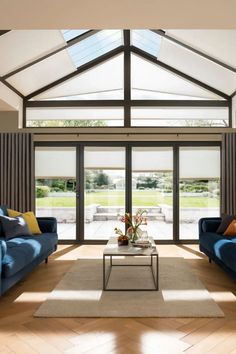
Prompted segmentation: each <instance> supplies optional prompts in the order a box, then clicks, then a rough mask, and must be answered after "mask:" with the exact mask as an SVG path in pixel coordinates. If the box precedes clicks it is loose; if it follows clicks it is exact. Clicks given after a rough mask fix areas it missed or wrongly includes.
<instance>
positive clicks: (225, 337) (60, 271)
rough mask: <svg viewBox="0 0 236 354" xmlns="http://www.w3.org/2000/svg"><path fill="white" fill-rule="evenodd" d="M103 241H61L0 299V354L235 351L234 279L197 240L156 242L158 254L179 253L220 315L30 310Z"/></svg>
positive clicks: (221, 353) (98, 249) (98, 250)
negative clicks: (99, 315)
mask: <svg viewBox="0 0 236 354" xmlns="http://www.w3.org/2000/svg"><path fill="white" fill-rule="evenodd" d="M102 248H103V247H102V246H81V247H78V246H60V247H59V249H58V251H57V252H56V253H55V254H54V255H53V256H51V257H50V259H49V263H48V264H44V263H42V264H41V265H40V266H39V267H37V268H36V269H35V271H34V272H32V273H31V274H30V275H29V276H28V277H27V278H26V279H25V280H24V281H22V282H21V283H19V284H17V285H16V286H15V287H14V288H12V289H11V290H10V291H8V292H7V294H5V295H4V296H3V297H2V298H0V354H3V353H4V354H8V353H19V354H21V353H22V354H28V353H29V354H33V353H43V354H44V353H50V354H54V353H55V354H56V353H67V354H82V353H86V354H139V353H142V354H158V353H161V354H165V353H168V354H174V353H182V352H186V353H214V354H216V353H219V354H224V353H231V354H236V301H235V294H236V283H234V282H233V281H232V280H231V279H230V278H229V277H228V276H227V275H226V274H225V273H224V272H223V271H222V270H221V269H220V268H219V267H218V266H216V265H215V264H214V263H212V264H209V263H208V261H207V258H206V257H205V256H204V255H202V254H201V253H200V252H199V251H198V246H197V245H191V246H190V245H181V246H174V245H170V246H167V245H161V246H158V248H159V252H160V255H161V256H173V257H174V256H183V257H185V258H186V259H187V262H188V264H189V266H190V267H191V268H192V269H193V270H194V272H195V273H196V274H197V275H198V277H199V278H200V279H201V280H202V282H203V283H204V284H205V286H206V287H207V289H208V290H209V291H210V293H211V295H212V297H213V298H214V299H215V301H216V302H217V303H218V304H219V305H220V307H221V308H222V309H223V311H224V313H225V318H220V319H216V318H215V319H214V318H208V319H206V318H198V319H194V318H188V319H182V318H177V319H175V318H173V319H161V318H159V319H158V318H153V319H146V318H141V319H129V318H127V319H114V318H113V319H96V318H95V319H86V318H76V319H69V318H68V319H43V318H34V317H33V313H34V311H35V310H36V309H37V308H38V306H39V305H40V304H41V303H42V302H43V301H44V299H45V298H46V297H47V295H48V293H49V292H50V291H51V290H52V289H53V288H54V286H55V285H56V284H57V282H58V281H59V280H60V279H61V277H62V276H63V275H64V274H65V273H66V272H67V270H68V269H69V268H70V267H71V265H72V264H73V261H74V260H75V259H76V258H77V257H78V256H80V257H81V256H98V255H101V254H102Z"/></svg>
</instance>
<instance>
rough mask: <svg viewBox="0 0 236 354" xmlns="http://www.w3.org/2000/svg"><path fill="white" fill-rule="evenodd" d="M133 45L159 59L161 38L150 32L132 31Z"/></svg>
mask: <svg viewBox="0 0 236 354" xmlns="http://www.w3.org/2000/svg"><path fill="white" fill-rule="evenodd" d="M131 35H132V37H131V38H132V44H133V45H134V46H135V47H138V48H139V49H142V50H144V51H145V52H147V53H149V54H151V55H153V56H155V57H157V56H158V53H159V51H160V47H161V37H160V36H158V34H156V33H154V32H152V31H150V30H132V32H131Z"/></svg>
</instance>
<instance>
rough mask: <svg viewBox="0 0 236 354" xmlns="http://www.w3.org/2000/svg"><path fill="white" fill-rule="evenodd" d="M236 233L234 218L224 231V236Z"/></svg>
mask: <svg viewBox="0 0 236 354" xmlns="http://www.w3.org/2000/svg"><path fill="white" fill-rule="evenodd" d="M235 235H236V220H235V219H233V220H232V221H231V223H230V224H229V226H228V227H227V229H226V230H225V232H224V236H235Z"/></svg>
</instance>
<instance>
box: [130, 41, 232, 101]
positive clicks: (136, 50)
mask: <svg viewBox="0 0 236 354" xmlns="http://www.w3.org/2000/svg"><path fill="white" fill-rule="evenodd" d="M131 51H132V52H133V53H134V54H137V55H139V56H141V57H142V58H144V59H146V60H148V61H150V62H152V63H154V64H156V65H158V66H161V67H162V68H164V69H166V70H168V71H170V72H172V73H174V74H175V75H178V76H180V77H183V78H184V79H186V80H188V81H190V82H192V83H194V84H195V85H198V86H200V87H202V88H204V89H205V90H208V91H210V92H213V93H215V94H216V95H218V96H221V97H223V98H224V99H226V100H228V99H229V98H230V96H228V95H227V94H226V93H224V92H222V91H220V90H217V89H215V88H214V87H212V86H209V85H207V84H205V83H203V82H202V81H199V80H197V79H195V78H193V77H192V76H189V75H187V74H185V73H183V72H182V71H179V70H177V69H175V68H173V67H172V66H170V65H168V64H165V63H164V62H162V61H160V60H158V59H157V58H156V57H154V56H153V55H151V54H148V53H147V52H145V51H144V50H142V49H139V48H137V47H135V46H131Z"/></svg>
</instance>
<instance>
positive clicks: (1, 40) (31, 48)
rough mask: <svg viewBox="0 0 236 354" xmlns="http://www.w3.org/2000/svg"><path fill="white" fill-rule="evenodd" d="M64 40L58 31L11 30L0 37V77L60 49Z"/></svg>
mask: <svg viewBox="0 0 236 354" xmlns="http://www.w3.org/2000/svg"><path fill="white" fill-rule="evenodd" d="M64 44H65V40H64V38H63V36H62V33H61V31H59V30H32V31H31V30H13V31H10V32H8V33H6V34H4V36H1V37H0V52H1V60H0V75H5V74H7V73H9V72H11V71H13V70H15V69H18V68H19V67H21V66H23V65H25V64H28V63H30V62H31V61H33V60H35V59H38V58H40V57H41V56H43V55H45V54H47V53H50V52H51V51H53V50H55V49H57V48H60V47H62V46H63V45H64Z"/></svg>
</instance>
